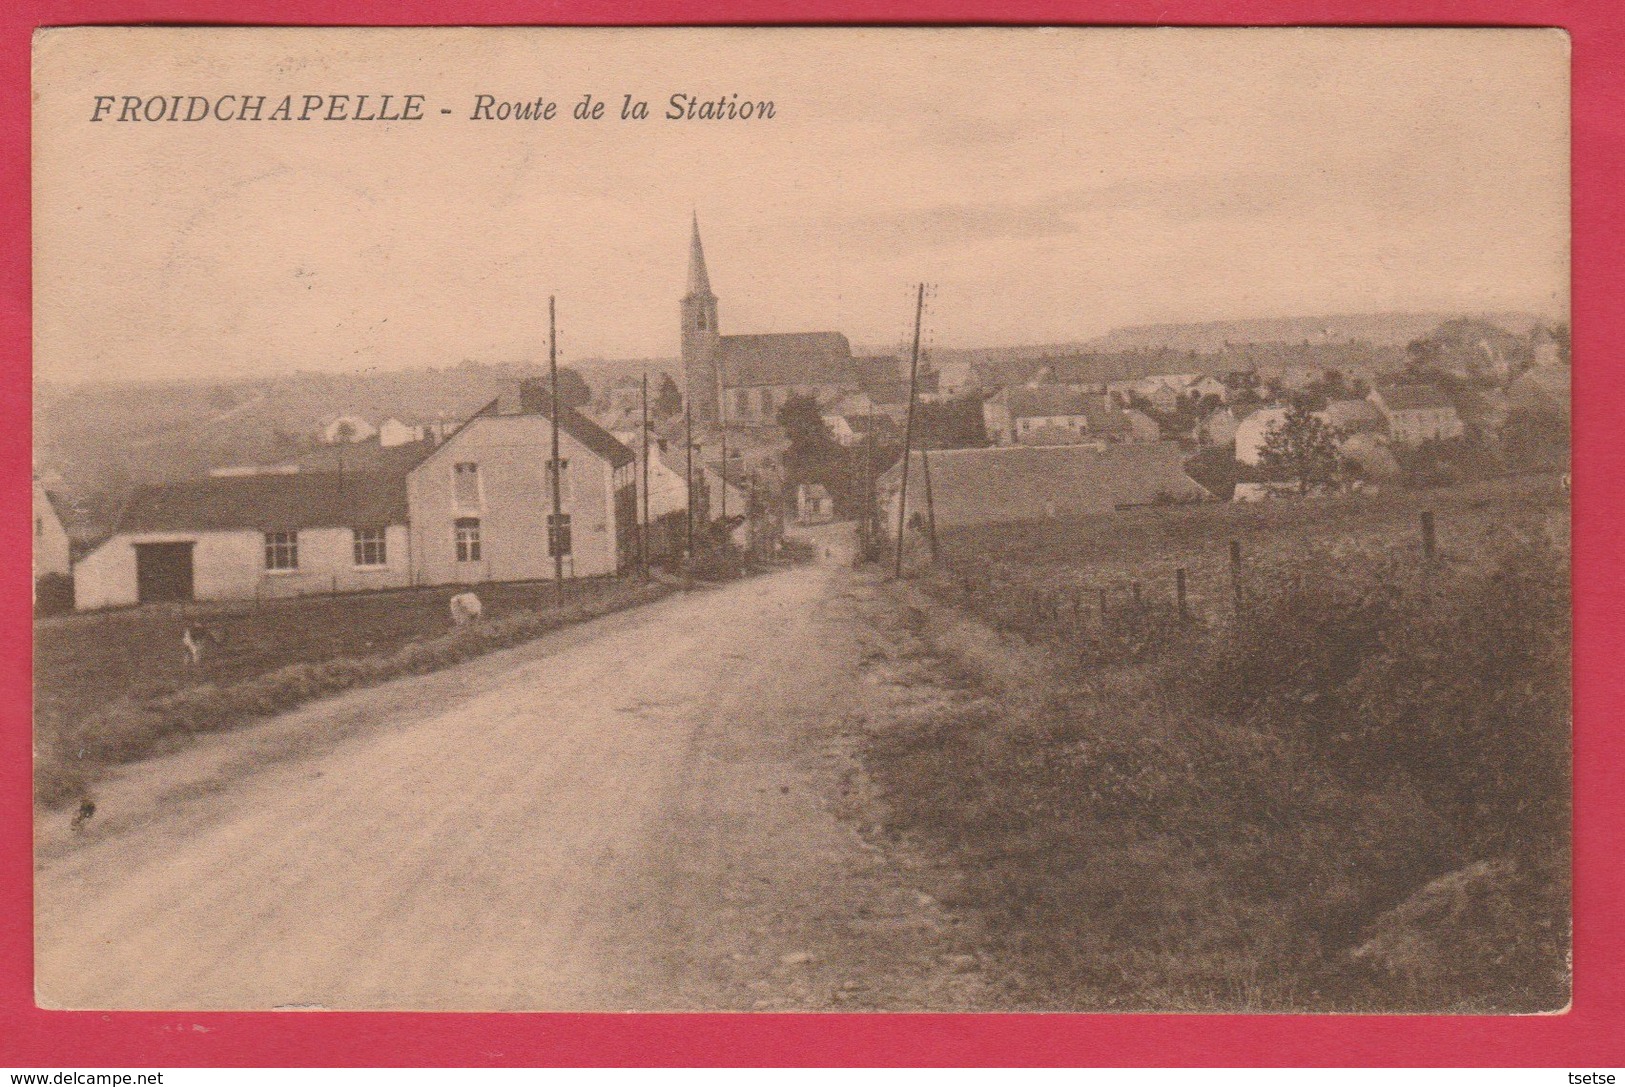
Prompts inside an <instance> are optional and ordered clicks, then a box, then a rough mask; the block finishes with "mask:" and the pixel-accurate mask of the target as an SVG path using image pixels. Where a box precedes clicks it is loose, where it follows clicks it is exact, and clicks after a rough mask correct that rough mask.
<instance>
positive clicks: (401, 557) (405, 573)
mask: <svg viewBox="0 0 1625 1087" xmlns="http://www.w3.org/2000/svg"><path fill="white" fill-rule="evenodd" d="M144 543H191V544H193V545H194V546H193V548H192V596H193V599H196V600H256V599H258V600H275V599H281V598H284V597H291V596H308V595H311V594H316V593H331V592H341V593H345V592H358V591H362V590H366V589H390V588H398V587H400V586H403V585H409V584H411V580H412V577H411V564H410V558H411V557H410V555H409V554H408V551H407V547H408V540H407V532H406V526H405V525H390V526H388V527H386V528H385V530H384V552H385V557H386V558H387V559H388V560H389V561H388V562H387V563H386V564H385V565H383V566H366V567H358V566H356V565H355V536H354V532H353V530H352V529H350V528H303V529H300V530H299V568H298V569H297V570H267V569H266V568H265V533H263V532H261V531H259V530H257V529H234V530H230V531H218V532H141V533H120V534H118V535H116V536H114V537H112V538H111V539H109V540H108V541H107V542H106V543H104V544H102V545H101V546H100V547H98V548H96V550H94V551H92V552H91V553H90V554H88V555H86V556H85V557H84V558H82V559H81V560H79V562H78V564H77V565H75V567H74V570H73V599H74V607H76V608H78V609H80V610H82V611H89V610H93V609H96V608H112V607H121V606H124V605H128V604H135V603H137V597H136V558H135V545H136V544H144Z"/></svg>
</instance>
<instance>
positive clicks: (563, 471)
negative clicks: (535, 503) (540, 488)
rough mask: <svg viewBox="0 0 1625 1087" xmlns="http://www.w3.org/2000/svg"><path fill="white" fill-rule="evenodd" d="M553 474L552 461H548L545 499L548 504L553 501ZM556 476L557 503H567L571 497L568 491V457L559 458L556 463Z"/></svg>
mask: <svg viewBox="0 0 1625 1087" xmlns="http://www.w3.org/2000/svg"><path fill="white" fill-rule="evenodd" d="M553 472H554V463H553V461H551V460H550V461H548V462H547V495H546V498H547V500H548V501H549V502H552V501H553ZM558 474H559V501H560V502H568V501H570V497H571V490H570V458H569V457H560V458H559V461H558Z"/></svg>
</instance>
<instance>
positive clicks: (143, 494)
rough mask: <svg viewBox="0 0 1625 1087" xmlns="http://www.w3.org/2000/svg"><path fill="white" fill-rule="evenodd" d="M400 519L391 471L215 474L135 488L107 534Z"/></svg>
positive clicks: (400, 478) (396, 480)
mask: <svg viewBox="0 0 1625 1087" xmlns="http://www.w3.org/2000/svg"><path fill="white" fill-rule="evenodd" d="M405 523H406V477H405V475H403V474H401V473H398V472H388V473H386V472H368V473H356V472H343V473H340V472H295V473H293V474H290V475H257V476H223V477H209V478H207V479H193V480H187V481H185V482H183V483H165V484H161V485H158V486H153V487H142V488H141V489H140V490H138V491H136V492H135V494H134V495H132V496H131V498H130V501H129V502H128V503H127V504H126V505H125V507H124V512H123V513H122V514H121V515H120V517H119V519H118V523H117V525H116V526H115V528H114V531H115V532H171V531H191V532H207V531H211V530H214V531H218V530H229V529H258V530H265V531H288V530H294V529H301V528H339V527H347V526H354V525H362V526H370V525H399V524H405Z"/></svg>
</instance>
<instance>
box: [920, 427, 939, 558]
mask: <svg viewBox="0 0 1625 1087" xmlns="http://www.w3.org/2000/svg"><path fill="white" fill-rule="evenodd" d="M920 467H921V468H922V469H923V470H924V474H925V527H926V531H927V533H928V534H929V535H928V536H927V538H928V539H929V540H930V541H931V561H932V562H936V561H937V506H936V503H935V502H933V501H932V500H931V457H930V455H929V454H928V453H927V452H926V451H925V450H924V449H921V450H920Z"/></svg>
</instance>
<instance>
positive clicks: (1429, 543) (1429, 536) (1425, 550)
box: [1422, 510, 1437, 559]
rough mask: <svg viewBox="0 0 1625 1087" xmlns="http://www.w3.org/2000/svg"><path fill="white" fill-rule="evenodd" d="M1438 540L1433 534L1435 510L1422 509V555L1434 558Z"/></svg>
mask: <svg viewBox="0 0 1625 1087" xmlns="http://www.w3.org/2000/svg"><path fill="white" fill-rule="evenodd" d="M1436 543H1437V540H1436V539H1435V537H1434V534H1433V511H1432V510H1423V511H1422V555H1423V556H1424V557H1425V558H1430V559H1431V558H1432V557H1433V552H1434V548H1435V545H1436Z"/></svg>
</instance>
